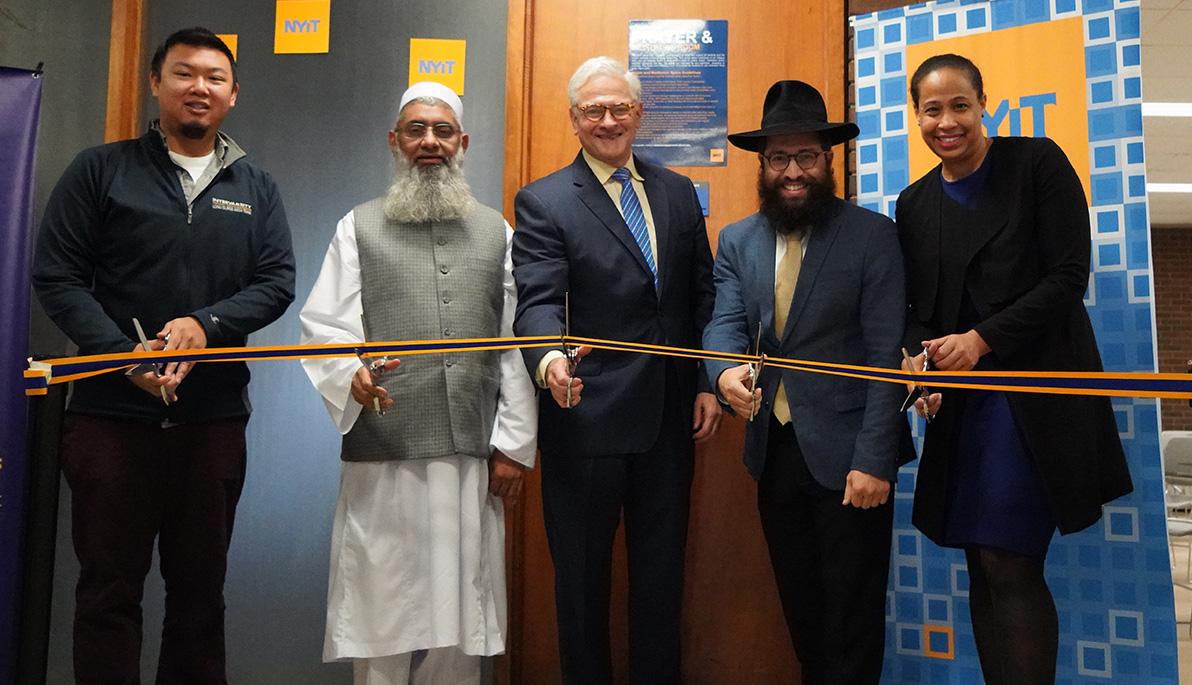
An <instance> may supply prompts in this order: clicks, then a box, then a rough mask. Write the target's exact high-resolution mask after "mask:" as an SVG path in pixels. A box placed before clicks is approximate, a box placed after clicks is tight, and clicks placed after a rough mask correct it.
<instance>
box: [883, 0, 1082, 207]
mask: <svg viewBox="0 0 1192 685" xmlns="http://www.w3.org/2000/svg"><path fill="white" fill-rule="evenodd" d="M946 52H952V53H956V54H958V55H964V56H965V57H968V58H969V59H971V60H973V62H975V63H976V65H977V66H978V67H979V68H980V69H981V76H982V77H983V78H984V81H985V98H986V100H985V117H984V123H985V132H986V133H987V134H989V135H991V136H1036V137H1037V136H1047V137H1048V138H1051V139H1052V140H1054V141H1055V142H1056V143H1057V144H1059V146H1060V147H1061V148H1063V150H1064V152H1065V153H1066V154H1067V155H1068V159H1069V160H1070V161H1071V162H1072V166H1073V167H1074V168H1075V169H1076V174H1077V175H1078V176H1080V180H1081V183H1083V184H1084V191H1085V194H1086V195H1087V194H1088V192H1089V138H1088V104H1087V102H1086V99H1087V98H1086V95H1085V71H1084V25H1083V20H1082V19H1081V18H1080V17H1072V18H1070V19H1057V20H1055V21H1045V22H1040V23H1038V24H1027V25H1025V26H1016V27H1013V28H1006V29H1000V30H997V31H989V32H987V33H974V34H970V35H967V36H958V37H956V38H947V39H944V40H937V41H932V42H927V43H919V44H916V45H908V46H907V48H906V70H907V74H908V80H909V75H910V74H913V73H914V71H915V69H916V68H918V66H919V65H920V64H922V63H923V60H925V59H927V58H928V57H930V56H932V55H938V54H941V53H946ZM908 104H909V103H908ZM909 114H910V117H909V122H910V126H909V130H908V131H907V134H908V137H909V138H910V139H909V140H908V141H907V146H908V152H909V153H910V155H909V157H910V172H911V173H910V178H911V180H914V179H917V178H919V177H920V176H922V175H923V174H925V173H927V171H928V170H930V169H931V168H932V167H934V166H935V165H936V164H938V163H939V160H938V159H936V158H935V156H934V155H932V154H931V152H930V151H929V150H928V149H927V146H926V145H924V144H923V141H922V138H921V137H920V136H919V130H918V128H917V127H916V126H915V119H914V112H910V113H909Z"/></svg>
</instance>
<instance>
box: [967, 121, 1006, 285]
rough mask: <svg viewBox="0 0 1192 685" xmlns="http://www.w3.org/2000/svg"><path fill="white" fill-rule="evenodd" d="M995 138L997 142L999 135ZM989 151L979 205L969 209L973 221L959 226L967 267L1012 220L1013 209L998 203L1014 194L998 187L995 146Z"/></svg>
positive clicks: (979, 194) (978, 195) (979, 193)
mask: <svg viewBox="0 0 1192 685" xmlns="http://www.w3.org/2000/svg"><path fill="white" fill-rule="evenodd" d="M994 140H995V141H996V138H995V139H994ZM988 154H989V155H990V157H989V159H987V160H986V161H987V162H988V163H989V164H990V168H989V171H988V172H987V173H988V175H987V176H986V177H985V183H984V184H982V188H981V190H980V192H978V194H977V206H976V208H975V209H974V210H973V211H971V212H969V214H970V215H971V216H972V218H973V221H972V222H971V223H970V224H969V225H967V226H957V227H956V228H957V229H958V232H959V233H961V234H962V235H963V236H964V238H963V240H962V241H961V242H960V245H959V246H960V248H961V250H962V252H961V254H962V255H964V266H965V269H966V270H967V269H968V265H969V263H970V262H971V261H972V260H973V257H976V256H977V253H978V252H980V251H981V248H983V247H985V245H986V244H988V243H989V241H990V240H993V237H994V236H996V235H997V234H998V233H1000V232H1001V231H1002V229H1003V228H1005V226H1006V224H1007V223H1009V221H1010V212H1008V211H1006V210H1005V209H1004V208H999V207H998V203H999V202H1005V198H1007V197H1014V193H1013V192H1011V193H1008V194H1007V193H1005V192H1004V191H1003V190H1002V189H1000V188H998V186H999V185H1000V183H999V177H998V175H997V171H998V169H997V157H996V156H994V153H993V148H992V147H991V148H990V150H989V153H988Z"/></svg>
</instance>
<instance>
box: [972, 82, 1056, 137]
mask: <svg viewBox="0 0 1192 685" xmlns="http://www.w3.org/2000/svg"><path fill="white" fill-rule="evenodd" d="M1055 103H1056V100H1055V93H1040V94H1038V95H1023V96H1022V97H1020V98H1018V106H1017V107H1011V106H1010V101H1009V100H1002V101H1001V102H999V103H997V104H996V105H995V104H994V103H993V102H991V101H987V102H986V103H985V116H984V117H982V120H983V122H984V123H985V131H986V133H988V134H989V135H991V136H1021V135H1023V133H1022V120H1023V116H1024V115H1025V116H1026V117H1027V121H1029V122H1030V128H1031V135H1032V136H1045V135H1047V105H1054V104H1055ZM1003 124H1005V125H1003ZM1007 129H1008V130H1007Z"/></svg>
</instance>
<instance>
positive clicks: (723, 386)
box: [716, 364, 762, 419]
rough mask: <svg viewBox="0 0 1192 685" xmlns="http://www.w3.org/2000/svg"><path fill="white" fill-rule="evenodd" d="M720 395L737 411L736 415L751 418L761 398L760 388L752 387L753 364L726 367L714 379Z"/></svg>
mask: <svg viewBox="0 0 1192 685" xmlns="http://www.w3.org/2000/svg"><path fill="white" fill-rule="evenodd" d="M716 389H717V390H719V391H720V397H721V398H722V399H724V401H725V402H728V405H729V406H730V407H732V408H733V411H735V412H737V416H744V417H745V418H747V419H752V418H753V416H754V415H755V414H756V413H757V408H758V405H759V404H760V403H761V400H762V389H761V388H758V387H754V380H753V364H741V365H740V366H734V367H733V368H731V369H727V370H726V371H725V372H724V373H722V374H720V378H718V379H716Z"/></svg>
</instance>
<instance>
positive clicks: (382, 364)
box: [352, 358, 401, 412]
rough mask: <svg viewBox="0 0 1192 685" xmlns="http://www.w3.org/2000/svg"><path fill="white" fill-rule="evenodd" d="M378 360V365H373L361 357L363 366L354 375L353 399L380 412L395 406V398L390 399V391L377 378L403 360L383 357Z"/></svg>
mask: <svg viewBox="0 0 1192 685" xmlns="http://www.w3.org/2000/svg"><path fill="white" fill-rule="evenodd" d="M377 362H378V363H377V364H376V365H373V364H369V363H366V362H365V360H364V359H361V363H362V366H361V367H360V368H359V369H356V375H355V376H353V377H352V399H354V400H356V401H357V402H358V403H360V404H362V405H364V406H365V407H372V408H373V409H375V410H376V411H378V412H384V411H385V410H386V409H388V408H389V407H392V406H393V400H391V399H389V393H388V392H386V391H385V388H382V387H381V386H379V385H377V380H379V379H380V377H381V374H383V373H385V372H386V371H392V370H394V369H396V368H397V367H398V366H399V365H400V364H401V360H400V359H385V358H381V359H378V360H377Z"/></svg>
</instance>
